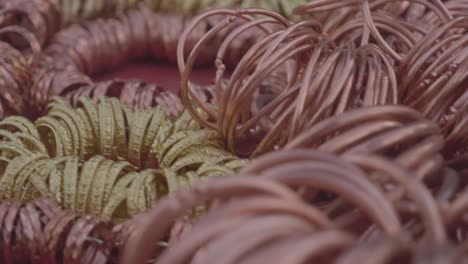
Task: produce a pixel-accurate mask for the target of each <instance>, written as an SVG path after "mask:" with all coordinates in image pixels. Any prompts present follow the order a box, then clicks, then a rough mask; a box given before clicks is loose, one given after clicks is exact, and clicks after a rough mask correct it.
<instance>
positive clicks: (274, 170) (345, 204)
mask: <svg viewBox="0 0 468 264" xmlns="http://www.w3.org/2000/svg"><path fill="white" fill-rule="evenodd" d="M454 165H455V164H452V165H451V166H454ZM446 168H447V169H448V167H446ZM448 170H449V169H448ZM450 170H451V172H452V173H450V174H444V176H443V178H444V183H443V184H441V185H439V186H441V188H437V187H436V188H431V187H428V186H426V185H425V184H424V182H423V181H421V180H420V179H417V178H416V177H413V175H412V171H411V170H408V169H406V168H404V167H403V166H400V165H399V164H397V163H396V162H393V161H391V160H390V159H387V158H385V157H383V156H379V155H375V154H369V153H364V152H360V153H353V154H352V155H344V156H342V157H341V158H340V157H337V156H333V155H330V154H327V153H325V152H321V151H316V150H310V149H294V150H285V151H278V152H275V153H272V154H266V155H264V156H262V157H260V158H258V159H256V160H254V162H253V163H252V164H251V166H249V167H247V168H245V169H244V170H243V171H241V172H240V173H239V174H238V175H236V176H232V177H224V178H217V179H215V180H212V181H209V182H204V183H199V184H198V185H195V186H194V187H193V188H192V189H191V190H186V191H182V192H179V193H176V194H174V195H173V196H170V197H167V198H166V199H163V200H161V201H160V202H159V203H158V204H157V205H156V206H155V208H153V209H152V210H151V211H150V212H149V213H147V214H146V215H143V216H142V217H141V218H140V222H141V225H142V227H141V229H138V232H137V231H135V233H134V236H133V238H131V240H129V241H128V242H127V246H126V248H125V258H124V262H123V263H131V261H137V262H143V261H144V260H145V259H148V258H149V257H150V256H158V260H157V263H192V262H193V263H211V262H210V260H213V259H216V260H217V261H220V262H222V263H267V261H272V262H273V263H305V262H312V261H313V262H315V261H319V262H320V263H361V262H359V260H361V261H363V260H366V259H367V260H368V261H370V262H365V263H385V262H387V261H391V260H393V261H395V260H397V259H399V258H401V259H400V262H398V263H427V261H429V260H428V259H432V258H436V259H438V261H440V262H436V263H464V262H463V261H466V260H467V257H468V256H467V255H466V248H465V247H464V246H463V241H465V240H464V236H463V230H464V226H465V223H464V222H463V221H464V220H463V219H462V218H461V212H462V210H463V209H461V208H466V205H467V203H466V196H460V197H459V198H456V199H454V198H455V194H456V193H457V191H458V190H459V188H461V187H462V186H461V184H460V181H457V180H453V176H454V175H455V178H456V176H457V173H455V171H454V170H453V169H450ZM445 178H447V181H446V180H445ZM450 178H452V179H450ZM389 182H391V183H393V184H394V185H395V187H396V188H392V189H387V188H386V185H387V183H389ZM298 189H299V192H297V190H298ZM397 190H399V191H401V192H400V195H394V194H395V192H396V191H397ZM321 192H327V193H330V194H332V195H331V196H330V195H328V196H324V195H320V193H321ZM207 202H208V203H209V204H212V206H211V207H210V210H209V211H208V212H207V213H206V214H204V215H202V216H200V217H199V218H197V219H194V220H191V221H190V224H188V225H187V224H186V225H185V227H183V228H182V229H183V231H178V232H176V231H174V230H173V231H172V232H171V233H169V229H170V227H171V226H172V225H173V223H174V221H176V220H178V219H180V218H181V217H184V215H185V212H186V210H190V209H191V208H193V207H194V206H196V205H198V204H205V203H207ZM462 204H463V205H462ZM156 221H157V223H158V224H157V225H155V224H154V223H155V222H156ZM174 228H178V230H180V227H177V225H175V226H174ZM457 233H461V235H460V234H457ZM167 235H171V236H175V237H173V238H172V239H173V240H172V243H171V244H169V247H168V248H166V249H164V250H162V252H158V248H156V247H155V246H154V244H152V243H151V241H158V240H159V239H163V238H164V237H166V236H167ZM240 241H242V243H240ZM452 241H457V243H459V246H455V244H454V242H452ZM159 251H160V250H159ZM143 253H144V254H143ZM426 254H429V255H426ZM371 260H372V261H371Z"/></svg>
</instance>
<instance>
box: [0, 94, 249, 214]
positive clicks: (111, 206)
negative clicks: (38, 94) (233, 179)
mask: <svg viewBox="0 0 468 264" xmlns="http://www.w3.org/2000/svg"><path fill="white" fill-rule="evenodd" d="M0 129H1V130H0V134H1V135H2V137H3V139H2V140H1V141H0V157H1V158H0V159H1V160H2V164H1V169H2V173H1V174H2V177H1V178H0V186H1V187H0V190H1V191H0V193H1V198H3V199H16V200H21V201H28V200H31V199H34V198H38V197H43V196H48V197H53V198H54V199H55V200H56V201H57V202H58V203H59V204H60V205H61V206H62V207H63V208H68V209H73V210H75V211H77V212H80V213H90V214H93V215H97V216H101V217H105V218H112V219H114V220H118V219H126V218H128V217H130V216H132V215H135V214H138V213H141V212H144V211H146V210H147V209H148V208H150V207H151V206H152V204H153V203H154V202H155V201H156V200H157V199H159V198H160V197H162V196H163V195H166V194H167V193H170V192H171V193H172V192H175V191H177V190H179V189H183V188H188V187H189V186H190V185H191V184H193V183H194V182H195V181H197V180H198V179H203V178H209V177H213V176H218V175H229V174H234V173H235V172H236V171H238V170H239V169H240V168H242V167H243V166H245V165H246V164H247V161H246V160H241V159H239V158H237V157H236V156H235V155H233V154H230V153H229V152H227V151H225V150H224V149H223V144H222V142H220V141H219V136H218V135H217V133H216V131H211V130H207V129H200V126H199V125H198V124H197V123H195V122H194V121H193V120H192V119H191V118H190V116H189V115H188V113H185V114H182V115H181V116H180V117H179V118H177V119H174V118H170V117H167V116H166V115H165V114H164V112H163V111H162V110H161V109H160V108H155V109H151V110H147V111H143V110H141V111H133V110H131V109H130V108H129V107H127V106H125V105H124V104H122V103H120V102H119V101H118V100H117V99H114V98H112V99H109V98H106V97H103V98H102V99H101V102H100V103H99V104H97V105H94V104H93V102H92V101H91V100H90V99H88V98H82V99H81V100H80V107H78V108H76V109H73V108H71V107H70V105H68V103H67V102H66V101H64V100H63V99H57V100H55V101H53V102H52V103H51V105H50V110H49V113H48V115H47V116H44V117H41V118H39V119H37V121H36V122H35V124H33V123H31V122H30V121H28V120H27V119H25V118H21V117H9V118H6V119H4V120H3V121H1V122H0Z"/></svg>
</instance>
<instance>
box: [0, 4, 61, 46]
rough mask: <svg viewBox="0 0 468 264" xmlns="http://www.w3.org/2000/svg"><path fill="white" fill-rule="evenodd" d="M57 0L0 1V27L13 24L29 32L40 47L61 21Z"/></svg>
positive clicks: (57, 28) (58, 27)
mask: <svg viewBox="0 0 468 264" xmlns="http://www.w3.org/2000/svg"><path fill="white" fill-rule="evenodd" d="M59 2H60V1H59V0H15V1H7V0H3V1H1V2H0V27H4V26H8V25H15V26H17V27H21V28H23V29H24V30H28V31H29V32H31V33H32V34H33V35H34V36H35V37H36V38H37V41H38V43H39V45H40V46H41V47H42V46H44V45H45V44H46V42H47V40H48V39H49V38H50V37H51V36H53V35H54V34H55V33H56V32H57V31H58V30H59V29H60V25H61V21H62V17H61V15H60V6H59V5H60V4H59Z"/></svg>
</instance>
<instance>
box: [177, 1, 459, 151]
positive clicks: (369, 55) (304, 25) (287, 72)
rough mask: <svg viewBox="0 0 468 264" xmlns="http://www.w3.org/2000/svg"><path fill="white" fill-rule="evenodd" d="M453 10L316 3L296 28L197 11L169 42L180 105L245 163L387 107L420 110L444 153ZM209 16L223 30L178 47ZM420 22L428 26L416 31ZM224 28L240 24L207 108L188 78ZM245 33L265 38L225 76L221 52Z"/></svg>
mask: <svg viewBox="0 0 468 264" xmlns="http://www.w3.org/2000/svg"><path fill="white" fill-rule="evenodd" d="M445 4H446V5H447V6H446V5H445ZM460 6H463V1H458V2H457V1H449V2H447V3H442V2H441V1H440V0H434V1H415V2H414V3H412V4H409V3H408V1H397V2H395V1H392V2H391V1H384V0H382V1H377V0H376V1H373V0H371V1H370V0H366V1H345V2H342V1H334V0H316V1H310V2H309V3H307V4H304V5H303V6H300V7H298V8H296V13H298V14H308V15H312V16H314V17H316V18H317V19H316V20H314V19H306V20H304V21H300V22H296V23H294V22H290V21H288V20H285V19H284V18H283V17H281V16H279V15H278V14H276V13H274V12H270V11H266V10H257V9H248V10H241V11H234V10H229V9H218V10H212V11H207V12H205V13H203V14H201V15H200V16H198V18H197V19H195V20H194V21H193V22H192V23H191V24H190V25H189V26H188V27H187V28H186V30H185V31H184V34H183V35H182V37H181V39H180V41H179V47H178V66H179V71H180V73H181V76H182V87H181V88H182V91H181V95H182V96H181V97H182V100H183V103H184V105H186V106H187V110H188V111H189V112H190V113H191V115H192V116H193V117H194V119H196V120H197V121H198V122H199V123H200V124H202V125H204V126H205V127H209V128H212V129H217V130H218V131H219V133H220V134H221V135H222V136H223V138H224V140H225V141H226V142H227V144H228V147H229V149H230V150H231V151H233V152H236V153H238V154H239V155H246V156H252V157H255V156H258V155H259V154H262V153H265V152H268V151H271V150H275V149H278V148H281V147H282V146H284V145H285V144H287V143H288V142H291V141H292V140H294V139H295V138H296V137H297V136H298V135H299V134H300V133H301V132H302V131H306V130H308V129H310V128H311V127H313V126H314V125H315V124H317V123H318V122H320V121H321V120H324V119H326V118H328V117H331V116H334V115H337V114H340V113H343V112H346V111H348V110H350V109H356V108H362V107H368V106H375V105H387V104H403V105H407V106H410V107H412V108H415V109H417V110H419V111H421V112H422V113H423V114H424V116H425V117H427V118H430V119H432V120H434V121H436V122H437V124H438V125H439V126H440V127H441V128H442V131H443V134H444V137H445V138H446V139H447V140H448V142H449V145H453V144H456V143H455V142H460V141H463V140H462V137H463V134H460V131H462V130H463V129H464V125H463V124H464V123H463V122H462V121H460V120H462V118H463V116H464V114H463V113H464V112H463V110H462V109H464V108H466V107H465V106H464V105H465V101H466V100H465V99H466V98H467V95H466V89H465V86H466V85H465V84H466V76H465V75H466V71H465V68H466V67H465V64H466V63H467V62H468V60H467V57H466V48H464V43H465V42H466V40H465V38H466V30H465V26H466V25H465V24H466V21H465V20H466V17H464V16H463V14H465V13H464V11H463V10H465V9H462V8H459V7H460ZM453 10H457V13H456V14H452V12H453ZM219 15H225V16H227V17H226V18H225V20H224V22H223V23H221V24H219V26H218V27H214V28H213V29H211V30H210V32H208V33H207V34H205V36H204V37H202V38H200V40H199V41H198V42H197V43H196V44H195V45H193V44H191V43H190V42H189V41H188V40H189V39H190V36H191V35H192V32H193V31H194V29H196V28H197V26H198V24H199V23H201V22H202V21H205V20H208V19H210V18H211V17H213V16H219ZM466 15H468V13H466ZM427 17H432V18H431V21H432V20H434V19H433V17H437V18H438V20H437V21H438V23H425V21H426V20H428V19H429V18H427ZM414 21H416V22H414ZM413 22H414V23H413ZM231 23H241V24H242V26H238V27H237V28H236V30H235V31H233V32H231V33H230V34H227V35H226V36H225V37H224V40H223V42H222V44H221V46H220V48H219V49H218V50H217V56H216V60H214V63H213V66H214V67H215V68H216V69H217V72H216V75H215V76H214V77H213V82H214V90H215V91H214V92H213V93H214V94H215V97H216V98H217V100H216V102H215V103H214V105H213V104H212V103H206V102H204V101H203V100H202V99H200V98H198V97H197V94H196V93H195V92H194V91H192V90H193V89H192V87H196V84H194V83H193V82H192V81H191V79H190V73H191V71H192V69H193V67H194V66H195V62H196V61H197V59H198V58H199V56H203V54H202V52H203V51H204V50H205V47H206V45H208V43H210V41H211V37H212V36H214V35H216V34H217V33H218V32H219V31H221V30H223V29H224V28H225V27H228V26H229V25H230V24H231ZM424 23H425V24H424ZM423 24H424V26H423ZM252 29H255V30H263V31H265V32H267V33H268V34H266V35H264V36H263V37H261V38H260V39H259V41H257V42H256V43H255V45H253V46H252V47H251V48H249V49H248V51H247V52H245V55H244V56H243V57H242V59H241V60H240V61H239V64H238V65H237V66H236V67H235V68H234V70H233V71H232V74H230V75H226V74H225V72H226V67H227V65H228V64H226V63H225V61H227V58H228V57H227V56H226V47H229V46H230V45H231V43H233V42H234V41H236V39H237V38H239V36H242V35H243V34H248V32H250V31H251V30H252ZM189 44H190V45H189ZM190 47H194V48H191V49H190ZM186 49H190V53H189V54H188V55H187V52H186ZM278 76H280V78H277V77H278ZM192 105H194V106H196V107H199V108H202V109H204V112H206V113H208V115H209V116H208V118H203V117H201V116H200V115H199V114H197V112H196V111H194V109H193V108H192ZM452 142H453V143H452ZM245 145H248V146H249V147H250V148H245V147H244V146H245ZM457 148H459V149H462V150H458V149H457V150H455V151H453V154H454V155H455V153H459V152H460V151H463V149H465V148H466V143H463V146H457ZM450 149H453V147H452V146H451V147H450ZM447 151H449V150H447ZM447 151H446V152H447ZM446 155H447V154H446ZM451 156H453V155H452V154H448V157H451Z"/></svg>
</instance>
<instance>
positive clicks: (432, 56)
mask: <svg viewBox="0 0 468 264" xmlns="http://www.w3.org/2000/svg"><path fill="white" fill-rule="evenodd" d="M465 24H466V18H464V17H461V18H456V19H454V20H452V21H450V22H449V23H446V24H444V25H442V26H440V27H437V28H435V29H434V30H432V31H431V33H430V34H428V35H427V36H426V37H424V38H423V39H422V40H421V41H420V42H419V43H418V44H417V45H416V46H415V47H414V49H413V50H412V51H411V53H410V54H408V56H407V57H406V58H405V60H404V61H403V62H402V64H401V66H400V69H399V77H400V79H401V81H400V89H401V91H402V94H403V96H404V97H403V98H404V100H403V103H405V104H406V105H409V106H411V107H413V108H416V109H418V110H419V111H421V112H422V113H423V114H424V115H426V116H427V117H429V118H431V119H433V120H436V121H438V122H441V123H442V124H443V122H444V121H446V120H444V119H446V118H450V115H451V114H452V113H453V112H456V111H457V110H458V109H459V108H461V107H462V105H463V103H464V101H463V99H464V98H465V97H466V96H464V94H465V89H464V80H465V75H464V74H465V64H466V63H467V62H466V55H465V53H466V52H465V49H464V48H465V46H464V43H465V42H466V40H465V39H466V35H465V34H464V32H465V30H466V29H465V27H466V25H465ZM452 32H453V33H452Z"/></svg>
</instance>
